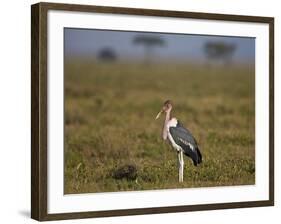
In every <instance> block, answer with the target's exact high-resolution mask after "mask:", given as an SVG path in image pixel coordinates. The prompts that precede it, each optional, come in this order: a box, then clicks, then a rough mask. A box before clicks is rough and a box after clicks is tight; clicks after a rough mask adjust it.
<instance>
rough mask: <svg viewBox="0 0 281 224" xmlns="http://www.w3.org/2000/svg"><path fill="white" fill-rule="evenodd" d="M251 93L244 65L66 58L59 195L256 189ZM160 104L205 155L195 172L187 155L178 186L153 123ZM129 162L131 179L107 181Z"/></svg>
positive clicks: (250, 74) (173, 160) (158, 125)
mask: <svg viewBox="0 0 281 224" xmlns="http://www.w3.org/2000/svg"><path fill="white" fill-rule="evenodd" d="M254 91H255V90H254V69H253V67H252V66H250V65H249V66H236V67H235V66H231V67H205V66H202V65H200V66H199V65H192V64H185V65H184V64H158V65H150V66H146V67H145V66H143V65H141V64H136V63H131V64H121V63H116V64H114V63H113V64H110V63H105V64H101V63H95V62H93V61H92V62H89V61H88V62H87V61H82V60H77V59H76V60H74V59H70V60H66V63H65V193H84V192H108V191H109V192H112V191H125V190H126V191H127V190H148V189H168V188H181V187H211V186H229V185H246V184H254V183H255V145H254V144H255V136H254V130H255V127H254V125H255V111H254ZM166 99H171V100H172V101H173V104H174V109H173V116H175V117H177V118H178V119H179V120H180V121H181V122H182V123H183V124H184V125H185V126H186V127H188V128H189V129H190V130H191V131H192V133H193V135H194V136H195V137H196V139H197V141H198V143H199V146H200V149H201V152H202V154H203V163H202V164H201V165H200V166H199V167H194V166H193V165H192V161H191V160H190V159H188V158H187V157H185V170H184V182H183V183H178V168H177V155H176V153H175V151H174V150H173V149H172V147H171V146H170V145H169V144H167V143H165V142H163V141H162V139H161V129H162V125H163V124H162V122H163V120H161V119H159V120H157V121H155V120H154V118H155V116H156V114H157V113H158V112H159V110H160V109H161V107H162V104H163V102H164V101H165V100H166ZM162 119H163V118H162ZM130 164H133V165H134V166H136V167H137V181H134V180H127V179H121V180H117V179H114V178H113V176H114V175H113V173H114V171H115V170H117V169H119V168H120V167H122V166H124V165H130Z"/></svg>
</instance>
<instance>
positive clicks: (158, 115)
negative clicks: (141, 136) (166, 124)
mask: <svg viewBox="0 0 281 224" xmlns="http://www.w3.org/2000/svg"><path fill="white" fill-rule="evenodd" d="M162 113H163V110H161V111H160V112H159V113H158V114H157V116H156V117H155V120H157V119H158V118H159V117H160V115H161V114H162Z"/></svg>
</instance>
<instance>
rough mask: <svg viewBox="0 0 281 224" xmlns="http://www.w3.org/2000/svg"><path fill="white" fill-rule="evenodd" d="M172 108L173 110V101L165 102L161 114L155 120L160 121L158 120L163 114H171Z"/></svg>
mask: <svg viewBox="0 0 281 224" xmlns="http://www.w3.org/2000/svg"><path fill="white" fill-rule="evenodd" d="M172 108H173V106H172V102H171V100H166V101H165V102H164V105H163V107H162V109H161V110H160V112H159V113H158V114H157V116H156V118H155V120H156V119H158V118H159V117H160V115H161V114H162V113H163V112H165V113H168V112H170V111H171V110H172Z"/></svg>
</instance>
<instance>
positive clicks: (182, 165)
mask: <svg viewBox="0 0 281 224" xmlns="http://www.w3.org/2000/svg"><path fill="white" fill-rule="evenodd" d="M180 155H181V182H183V169H184V160H183V151H182V150H181V152H180Z"/></svg>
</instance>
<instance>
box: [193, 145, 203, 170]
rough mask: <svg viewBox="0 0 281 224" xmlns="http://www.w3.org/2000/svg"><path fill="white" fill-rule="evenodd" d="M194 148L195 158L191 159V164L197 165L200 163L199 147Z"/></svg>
mask: <svg viewBox="0 0 281 224" xmlns="http://www.w3.org/2000/svg"><path fill="white" fill-rule="evenodd" d="M195 150H196V154H197V156H196V157H197V158H196V159H193V165H194V166H197V165H198V164H200V163H202V155H201V152H200V150H199V148H196V149H195Z"/></svg>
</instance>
